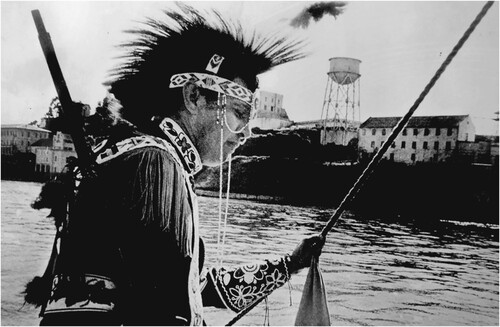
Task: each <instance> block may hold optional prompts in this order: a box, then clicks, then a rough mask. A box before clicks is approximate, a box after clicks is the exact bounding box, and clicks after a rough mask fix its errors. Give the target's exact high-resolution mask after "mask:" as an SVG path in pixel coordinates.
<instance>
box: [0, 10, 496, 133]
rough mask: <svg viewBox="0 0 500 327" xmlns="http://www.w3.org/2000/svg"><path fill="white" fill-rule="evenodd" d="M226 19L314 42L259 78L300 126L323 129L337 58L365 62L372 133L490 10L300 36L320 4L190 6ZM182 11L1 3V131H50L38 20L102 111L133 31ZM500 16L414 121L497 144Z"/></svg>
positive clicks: (347, 18)
mask: <svg viewBox="0 0 500 327" xmlns="http://www.w3.org/2000/svg"><path fill="white" fill-rule="evenodd" d="M190 3H191V5H192V6H194V7H197V8H201V9H207V8H216V9H218V10H219V11H221V13H222V14H223V15H224V16H229V17H231V18H233V19H237V20H240V21H241V22H242V24H243V26H244V27H249V28H251V29H255V30H257V31H258V32H261V33H264V34H267V33H276V32H279V33H282V34H284V35H290V36H294V37H297V38H304V39H307V41H308V47H307V50H308V51H309V52H310V56H309V57H307V58H306V59H302V60H300V61H297V62H293V63H289V64H286V65H283V66H281V67H278V68H276V69H275V70H273V71H271V72H268V73H266V74H263V75H261V76H260V81H261V89H263V90H267V91H271V92H276V93H280V94H283V95H284V99H283V102H284V107H285V109H286V110H287V112H288V115H289V117H290V119H292V120H294V121H304V120H312V119H319V118H320V116H321V109H322V104H323V100H324V99H323V97H324V91H325V87H326V82H327V75H326V73H327V71H328V69H329V62H328V60H329V59H330V58H331V57H352V58H356V59H359V60H361V61H362V63H361V65H360V72H361V79H360V92H361V121H364V120H365V119H367V118H368V117H376V116H402V115H404V113H406V111H408V109H409V108H410V106H411V105H412V104H413V102H414V101H415V100H416V98H417V97H418V95H419V94H420V93H421V92H422V90H423V88H424V86H425V85H426V84H427V82H428V81H429V80H430V78H431V77H432V76H433V74H434V72H435V71H436V70H437V68H438V67H439V66H440V65H441V63H442V62H443V61H444V59H445V57H446V55H447V54H448V53H449V52H450V51H451V49H452V48H453V46H454V45H455V44H456V43H457V41H458V40H459V38H460V37H461V36H462V34H463V33H464V32H465V30H466V29H467V27H468V26H469V25H470V23H471V22H472V20H473V19H474V17H475V16H476V15H477V13H478V12H479V11H480V9H481V8H482V6H483V5H484V2H476V1H472V2H462V1H461V2H454V1H445V2H407V1H404V2H372V1H369V2H358V1H355V2H348V3H347V5H346V7H345V12H344V13H343V14H342V15H340V16H338V17H337V19H334V18H333V17H331V16H329V17H325V18H323V19H322V20H321V21H319V22H317V23H314V22H313V23H311V24H310V25H309V28H307V29H305V30H303V29H294V28H292V27H291V26H290V25H289V22H290V20H291V19H293V18H294V17H295V16H296V15H297V14H298V13H299V12H300V11H301V10H302V9H303V8H305V7H306V6H308V5H310V4H312V2H297V1H293V2H207V1H204V2H190ZM173 5H174V4H173V3H172V2H117V1H113V2H103V1H99V2H25V1H23V2H6V1H2V2H1V37H2V41H1V90H2V93H1V106H2V108H1V120H2V124H6V123H28V122H30V121H32V120H35V119H37V120H39V119H40V118H41V117H42V116H43V114H44V113H45V112H46V111H47V108H48V105H49V103H50V100H51V99H52V98H53V97H54V96H55V95H56V93H55V89H54V86H53V84H52V80H51V78H50V75H49V71H48V68H47V67H46V63H45V59H44V57H43V54H42V51H41V49H40V45H39V42H38V38H37V33H36V29H35V26H34V24H33V19H32V17H31V10H32V9H39V10H40V12H41V14H42V17H43V20H44V22H45V26H46V27H47V30H48V31H49V33H50V34H51V37H52V41H53V43H54V46H55V48H56V51H57V55H58V58H59V61H60V64H61V67H62V70H63V73H64V75H65V78H66V82H67V84H68V87H69V89H70V92H71V95H72V97H73V100H75V101H76V100H77V101H82V102H84V103H88V104H90V105H91V106H92V107H93V108H94V107H95V106H96V104H97V102H98V101H100V100H101V99H102V98H103V97H104V96H105V94H106V90H105V88H104V87H103V86H102V83H103V82H104V81H105V80H106V76H107V73H108V71H109V70H110V69H111V68H113V67H114V66H115V64H116V63H117V61H116V59H115V57H116V56H117V55H119V54H120V53H121V52H120V51H119V49H117V48H116V47H115V46H116V45H117V44H119V43H120V42H121V41H123V40H125V39H126V37H127V35H126V34H124V33H123V30H125V29H129V28H131V27H134V26H138V23H137V22H140V21H142V20H143V19H144V17H155V18H161V17H163V14H162V12H161V10H162V9H164V8H167V7H169V6H173ZM498 30H499V4H498V2H495V4H494V5H493V7H492V8H491V9H490V11H489V12H488V14H487V15H486V17H485V18H484V20H483V21H482V22H481V24H480V25H479V26H478V28H477V29H476V31H475V32H474V33H473V34H472V36H471V38H470V39H469V41H468V42H467V43H466V44H465V46H464V47H463V48H462V50H461V51H460V53H459V54H458V56H457V57H456V58H455V60H454V61H453V62H452V64H451V65H450V66H449V68H448V69H447V71H446V72H445V73H444V75H443V76H442V77H441V79H440V80H439V81H438V83H437V85H436V86H435V87H434V88H433V90H432V91H431V93H430V94H429V95H428V97H427V98H426V100H425V101H424V102H423V103H422V104H421V106H420V107H419V109H418V110H417V112H416V114H415V115H418V116H421V115H463V114H469V115H471V117H472V119H473V122H474V124H475V126H476V132H477V133H478V134H496V135H498V122H494V121H493V120H492V118H494V117H495V114H494V113H495V112H496V111H498V110H499V93H498V89H499V77H498V76H499V32H498Z"/></svg>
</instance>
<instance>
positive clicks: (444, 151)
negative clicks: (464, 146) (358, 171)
mask: <svg viewBox="0 0 500 327" xmlns="http://www.w3.org/2000/svg"><path fill="white" fill-rule="evenodd" d="M400 119H401V118H400V117H370V118H368V119H367V120H366V121H365V122H364V123H363V124H361V126H360V129H359V143H358V148H359V150H360V152H366V153H368V154H370V153H373V152H375V151H377V150H378V149H379V148H380V147H381V146H382V145H383V143H384V142H385V140H386V139H387V138H388V137H389V135H390V133H391V132H392V130H393V129H394V127H395V126H396V124H397V122H398V121H399V120H400ZM475 134H476V132H475V127H474V125H473V124H472V121H471V119H470V117H469V116H468V115H466V116H422V117H412V118H410V121H409V122H408V124H407V126H406V127H405V128H404V129H403V131H402V132H401V133H400V135H399V136H398V137H397V138H396V140H395V141H394V142H393V144H392V146H391V147H390V148H389V149H388V151H387V153H386V154H385V156H384V157H385V158H386V159H389V160H392V161H395V162H405V163H409V164H414V163H416V162H429V161H431V162H439V161H445V160H446V159H448V158H449V157H450V156H451V155H452V154H453V153H454V151H455V149H456V148H457V143H458V142H474V139H475Z"/></svg>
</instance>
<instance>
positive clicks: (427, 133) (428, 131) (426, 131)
mask: <svg viewBox="0 0 500 327" xmlns="http://www.w3.org/2000/svg"><path fill="white" fill-rule="evenodd" d="M430 133H431V131H430V130H429V129H428V128H426V129H424V136H427V135H429V134H430Z"/></svg>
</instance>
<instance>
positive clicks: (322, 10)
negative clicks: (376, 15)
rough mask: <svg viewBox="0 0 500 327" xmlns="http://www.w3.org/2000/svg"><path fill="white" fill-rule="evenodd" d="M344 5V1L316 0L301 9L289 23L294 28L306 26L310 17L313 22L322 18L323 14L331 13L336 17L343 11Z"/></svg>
mask: <svg viewBox="0 0 500 327" xmlns="http://www.w3.org/2000/svg"><path fill="white" fill-rule="evenodd" d="M345 5H346V3H345V2H338V1H328V2H316V3H314V4H312V5H310V6H309V7H307V8H305V9H304V10H302V11H301V12H300V14H299V15H298V16H297V17H295V18H294V19H292V21H291V22H290V25H291V26H293V27H295V28H298V27H301V28H307V27H308V26H309V22H310V20H311V18H312V19H314V21H315V22H317V21H319V20H320V19H321V18H323V15H332V16H333V17H334V18H337V16H338V15H340V14H342V13H343V12H344V6H345Z"/></svg>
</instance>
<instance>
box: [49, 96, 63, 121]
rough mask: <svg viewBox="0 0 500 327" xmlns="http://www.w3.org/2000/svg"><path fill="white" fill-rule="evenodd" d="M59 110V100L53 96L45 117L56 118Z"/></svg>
mask: <svg viewBox="0 0 500 327" xmlns="http://www.w3.org/2000/svg"><path fill="white" fill-rule="evenodd" d="M60 112H61V101H59V98H58V97H54V98H53V99H52V101H51V102H50V105H49V111H48V112H47V113H46V114H45V117H46V118H57V117H59V113H60Z"/></svg>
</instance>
